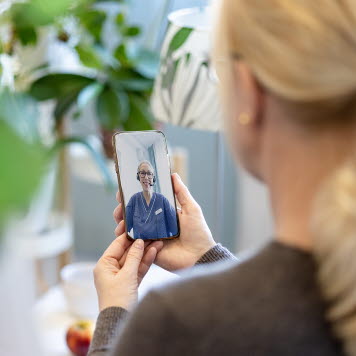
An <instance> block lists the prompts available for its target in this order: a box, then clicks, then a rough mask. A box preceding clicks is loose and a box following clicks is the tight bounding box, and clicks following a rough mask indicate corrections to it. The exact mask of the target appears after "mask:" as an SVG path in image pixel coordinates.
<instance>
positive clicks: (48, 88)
mask: <svg viewBox="0 0 356 356" xmlns="http://www.w3.org/2000/svg"><path fill="white" fill-rule="evenodd" d="M93 81H94V80H93V79H92V78H89V77H85V76H83V75H78V74H69V73H57V74H56V73H54V74H48V75H45V76H43V77H41V78H39V79H37V80H36V81H35V82H34V83H33V84H32V86H31V88H30V91H29V92H30V94H31V95H32V96H33V97H34V98H36V99H37V100H48V99H56V98H62V97H64V96H66V95H68V94H70V93H72V92H75V91H76V92H77V93H79V91H80V90H82V89H83V88H84V87H86V86H87V85H89V84H91V83H93Z"/></svg>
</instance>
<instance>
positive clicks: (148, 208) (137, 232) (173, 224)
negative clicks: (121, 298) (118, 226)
mask: <svg viewBox="0 0 356 356" xmlns="http://www.w3.org/2000/svg"><path fill="white" fill-rule="evenodd" d="M126 226H127V231H128V232H130V230H131V229H132V228H133V236H131V235H130V236H131V237H134V238H135V239H143V240H144V239H153V238H162V237H169V236H174V235H177V233H178V225H177V215H176V212H175V209H174V208H173V206H172V205H171V204H170V203H169V201H168V199H167V198H166V197H165V196H163V195H162V194H160V193H153V194H152V197H151V201H150V204H149V205H147V203H146V200H145V198H144V196H143V192H138V193H136V194H134V195H133V196H132V197H131V199H130V201H129V203H128V204H127V206H126Z"/></svg>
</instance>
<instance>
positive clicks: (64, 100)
mask: <svg viewBox="0 0 356 356" xmlns="http://www.w3.org/2000/svg"><path fill="white" fill-rule="evenodd" d="M78 94H79V92H78V91H73V92H70V93H69V94H67V95H66V96H64V97H61V98H59V99H58V101H57V104H56V107H55V108H54V117H55V119H56V121H57V125H58V122H59V121H60V120H62V119H63V118H64V116H65V114H66V113H67V112H68V110H69V109H70V108H71V107H72V105H73V104H74V103H75V102H76V100H77V97H78Z"/></svg>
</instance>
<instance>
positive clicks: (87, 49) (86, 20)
mask: <svg viewBox="0 0 356 356" xmlns="http://www.w3.org/2000/svg"><path fill="white" fill-rule="evenodd" d="M98 3H99V2H97V1H89V2H86V3H85V4H82V5H81V6H77V7H76V8H75V10H73V12H72V16H74V19H75V21H76V23H77V24H78V26H79V27H80V29H81V33H82V35H81V36H80V39H79V41H78V43H77V44H76V45H75V47H74V49H75V50H76V52H77V54H78V57H79V59H80V61H81V63H82V64H83V65H84V66H86V67H88V68H91V69H92V71H91V74H90V75H83V74H69V73H49V74H46V75H43V76H41V77H40V78H38V79H37V80H36V81H35V82H34V83H33V84H32V87H31V89H30V93H31V95H32V96H33V97H35V98H36V99H37V100H48V99H54V100H55V101H56V106H55V110H54V116H55V119H56V121H57V124H59V123H58V122H60V121H61V120H62V119H63V117H64V116H65V115H66V114H67V113H68V111H69V109H71V108H73V107H75V108H76V110H73V111H72V113H73V117H74V118H77V117H79V116H80V112H81V111H82V110H83V109H84V108H85V107H86V106H87V105H88V104H89V102H91V101H94V102H95V107H96V116H97V118H98V121H99V124H100V126H101V127H102V128H103V129H105V130H110V131H111V130H114V129H117V128H123V129H125V130H147V129H151V128H152V122H153V117H152V114H151V111H150V108H149V97H150V94H151V91H152V87H153V80H154V77H155V75H156V73H157V70H158V56H157V55H156V54H155V53H152V52H150V51H148V50H146V49H142V48H140V49H137V47H135V48H134V47H132V43H133V41H134V39H135V38H136V37H137V36H138V35H139V34H140V32H141V30H140V28H139V27H138V26H132V25H128V23H127V21H126V14H125V11H124V8H123V9H121V10H120V11H118V13H117V14H116V16H115V29H116V33H115V34H112V35H113V36H115V38H117V39H118V43H117V45H116V46H115V48H114V49H113V50H109V49H108V48H107V46H106V45H105V43H104V40H103V35H102V32H103V26H104V23H105V21H106V17H107V14H106V12H105V11H103V10H100V9H99V8H98ZM100 3H102V1H100ZM119 3H121V4H124V3H125V2H124V1H119ZM58 38H59V39H60V40H62V41H65V42H70V38H71V34H70V33H68V32H66V30H65V29H64V27H62V28H59V29H58Z"/></svg>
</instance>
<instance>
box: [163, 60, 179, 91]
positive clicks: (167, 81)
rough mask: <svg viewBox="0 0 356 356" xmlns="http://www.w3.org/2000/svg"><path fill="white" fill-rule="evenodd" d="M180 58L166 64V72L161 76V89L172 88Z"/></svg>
mask: <svg viewBox="0 0 356 356" xmlns="http://www.w3.org/2000/svg"><path fill="white" fill-rule="evenodd" d="M181 59H182V58H178V59H177V60H176V61H173V62H168V65H167V71H166V72H165V73H164V74H163V75H162V88H163V89H167V88H169V87H170V86H172V84H173V82H174V78H175V76H176V73H177V68H178V65H179V63H180V61H181Z"/></svg>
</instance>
